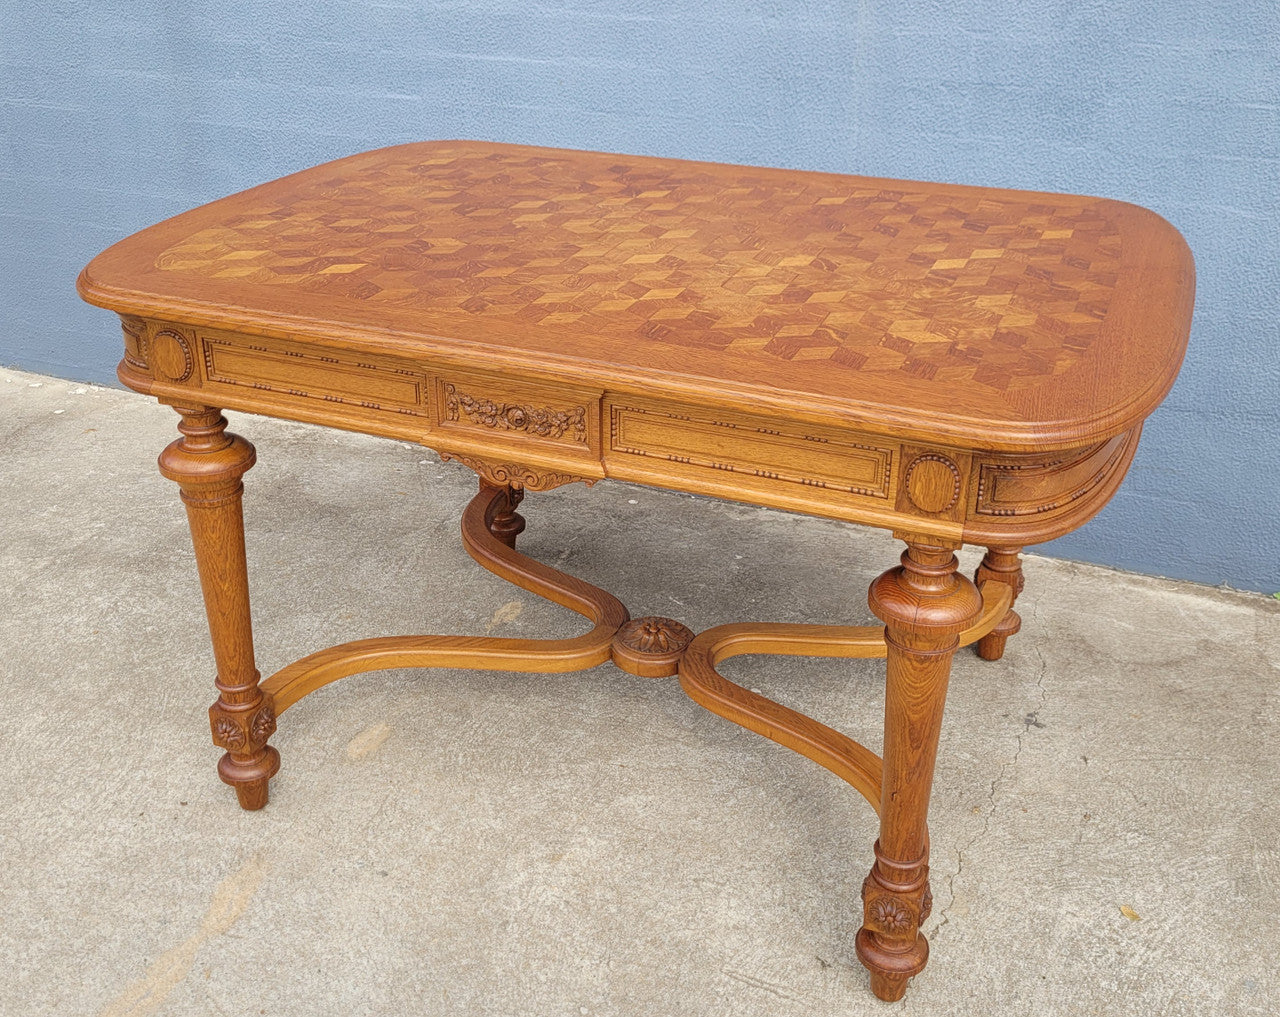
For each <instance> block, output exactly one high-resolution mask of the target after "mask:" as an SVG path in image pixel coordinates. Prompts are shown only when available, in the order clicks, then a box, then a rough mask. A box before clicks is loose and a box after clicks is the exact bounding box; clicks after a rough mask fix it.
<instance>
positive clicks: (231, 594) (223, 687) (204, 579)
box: [160, 406, 280, 809]
mask: <svg viewBox="0 0 1280 1017" xmlns="http://www.w3.org/2000/svg"><path fill="white" fill-rule="evenodd" d="M174 409H175V410H177V411H178V413H179V414H181V416H182V421H181V422H180V423H179V424H178V430H179V431H181V432H182V437H181V438H179V439H178V440H177V441H175V442H173V443H172V444H170V445H169V446H168V447H167V448H166V449H165V450H164V452H162V453H161V454H160V472H161V473H162V474H163V475H164V476H165V477H167V478H168V479H169V480H173V481H176V482H177V483H178V485H179V487H180V488H181V489H182V501H183V503H184V504H185V505H186V508H187V520H188V522H189V523H190V525H191V542H192V544H193V545H194V546H195V554H196V566H197V568H198V569H199V571H200V587H201V589H202V590H203V592H204V605H205V613H206V614H207V615H208V618H209V635H210V638H211V640H212V642H213V656H214V660H215V661H216V662H217V668H218V677H217V679H216V682H215V684H216V686H217V689H218V699H217V701H216V702H215V703H214V704H213V705H212V706H211V707H210V708H209V723H210V725H211V727H212V729H213V741H214V744H215V745H218V746H221V747H222V748H224V749H226V750H227V751H226V754H225V755H224V756H223V757H222V759H221V760H219V762H218V775H219V776H220V777H221V778H222V779H223V780H224V781H226V783H228V784H230V785H231V786H232V787H234V788H235V789H236V796H237V798H239V800H240V805H241V807H242V808H245V809H260V808H262V807H263V806H264V805H266V804H267V784H268V781H270V779H271V777H272V776H274V774H275V772H276V771H277V770H278V769H279V768H280V754H279V753H278V752H277V751H276V750H275V749H274V748H273V747H272V746H270V745H268V744H267V739H268V738H270V737H271V735H272V733H273V732H274V731H275V729H276V712H275V706H274V704H273V703H272V701H271V697H270V696H269V695H266V694H264V693H263V692H262V690H261V689H260V688H259V687H258V678H259V675H258V669H257V667H256V666H255V665H254V659H253V631H252V628H251V625H250V620H249V574H248V568H247V563H246V561H245V550H244V516H243V513H242V511H241V504H240V500H241V495H242V493H243V492H244V485H243V483H241V477H243V476H244V474H245V472H246V471H248V469H249V468H250V467H251V466H253V464H254V460H255V455H254V450H253V446H252V445H251V444H249V442H247V441H245V440H244V439H243V438H241V437H239V436H238V435H234V434H228V433H227V430H226V428H227V422H226V420H225V419H224V418H223V416H222V414H221V412H220V411H219V410H217V409H214V408H212V407H208V406H175V407H174Z"/></svg>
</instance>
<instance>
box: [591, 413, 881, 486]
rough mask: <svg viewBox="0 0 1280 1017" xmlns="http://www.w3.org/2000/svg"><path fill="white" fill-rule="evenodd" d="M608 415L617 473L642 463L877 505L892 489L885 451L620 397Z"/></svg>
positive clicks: (828, 435)
mask: <svg viewBox="0 0 1280 1017" xmlns="http://www.w3.org/2000/svg"><path fill="white" fill-rule="evenodd" d="M607 409H608V413H609V454H610V461H611V462H616V463H617V464H618V465H619V466H620V467H622V469H623V470H625V468H626V465H625V464H626V460H628V459H630V458H631V457H641V458H643V459H649V460H656V461H661V463H662V465H661V469H663V470H664V471H666V472H669V473H671V474H672V475H673V476H689V475H693V476H699V475H700V476H702V477H704V478H705V479H707V480H708V481H711V480H715V481H717V482H719V483H734V482H739V483H742V484H743V485H745V486H746V487H747V488H756V487H758V486H760V485H765V486H767V487H769V488H771V489H774V490H777V489H778V488H779V487H783V486H788V485H794V487H795V488H804V489H809V490H813V489H818V490H824V491H827V492H830V493H831V494H832V495H833V496H837V497H843V496H854V497H856V498H859V499H873V500H875V501H879V502H886V501H887V500H888V498H889V494H890V491H891V489H892V483H893V468H894V460H895V456H894V451H895V450H894V448H893V446H891V445H889V444H887V443H877V442H875V441H874V440H871V439H868V440H865V441H863V440H859V438H860V436H857V435H850V434H847V433H844V432H841V431H837V430H835V429H829V428H819V427H806V426H802V425H788V424H785V423H779V422H778V421H776V420H766V419H765V418H755V417H751V416H748V415H746V414H738V413H730V412H727V411H726V412H724V413H712V412H698V411H694V410H691V409H688V408H685V407H679V406H673V405H668V404H662V403H657V402H648V401H641V400H635V399H628V398H627V397H625V396H619V397H617V398H616V399H611V400H609V401H608V402H607ZM658 465H659V463H658V462H654V463H653V466H654V467H657V466H658ZM726 473H728V474H732V475H733V477H731V478H730V477H725V476H724V475H725V474H726ZM798 493H799V492H798Z"/></svg>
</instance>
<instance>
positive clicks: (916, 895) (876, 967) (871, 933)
mask: <svg viewBox="0 0 1280 1017" xmlns="http://www.w3.org/2000/svg"><path fill="white" fill-rule="evenodd" d="M957 567H958V563H957V561H956V557H955V555H954V554H953V553H952V551H951V549H950V548H944V547H936V546H932V545H929V544H923V543H916V542H913V541H909V542H908V545H907V550H906V552H905V553H904V554H903V555H902V565H901V566H899V567H898V568H895V569H890V570H889V571H888V572H886V573H885V574H884V575H882V576H880V577H879V578H878V579H876V580H875V582H873V583H872V584H871V591H870V595H869V597H868V601H869V603H870V605H871V610H872V611H873V612H874V613H875V615H876V616H877V617H878V618H880V619H881V620H882V621H883V622H884V623H885V642H886V644H887V650H888V661H887V663H888V667H887V680H886V684H885V715H884V771H883V777H882V780H881V792H880V838H879V840H877V841H876V845H875V857H876V860H875V864H874V865H873V866H872V868H871V874H870V875H869V876H867V879H866V881H865V882H864V883H863V885H862V899H863V926H862V929H861V930H860V931H859V933H858V940H857V951H858V959H859V960H861V961H862V963H863V964H864V965H866V967H867V968H868V969H870V971H871V990H872V991H873V992H874V993H875V994H876V995H877V996H879V997H880V998H881V999H884V1000H895V999H900V998H901V997H902V994H903V993H904V992H905V991H906V988H907V979H908V978H910V977H911V976H912V975H915V974H918V973H919V972H920V971H921V970H923V969H924V966H925V962H926V961H927V960H928V957H929V943H928V941H927V940H926V939H925V937H924V936H923V935H921V934H920V924H921V923H922V922H923V921H924V920H925V919H926V918H927V917H928V916H929V910H930V908H931V907H932V904H933V900H932V895H931V893H930V890H929V836H928V829H927V826H926V818H927V814H928V809H929V791H930V788H931V786H932V784H933V764H934V759H935V757H936V755H937V752H938V733H939V731H940V730H941V727H942V708H943V703H944V702H945V700H946V695H947V679H948V677H949V675H950V673H951V658H952V656H953V655H954V654H955V651H956V648H957V646H958V645H959V634H960V632H961V631H962V630H963V629H964V628H965V627H966V626H968V625H969V624H971V623H972V622H973V621H974V619H976V618H977V616H978V614H979V613H980V612H981V609H982V598H981V596H980V595H979V593H978V590H977V587H975V586H974V585H973V583H971V582H969V580H968V579H967V578H966V577H965V576H963V575H961V574H960V573H958V572H957V571H956V569H957Z"/></svg>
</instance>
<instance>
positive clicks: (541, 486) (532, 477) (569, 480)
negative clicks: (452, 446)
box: [440, 452, 599, 491]
mask: <svg viewBox="0 0 1280 1017" xmlns="http://www.w3.org/2000/svg"><path fill="white" fill-rule="evenodd" d="M440 458H441V459H454V460H457V461H458V462H460V463H462V465H463V466H466V467H468V468H469V469H472V470H474V471H475V472H476V473H478V474H479V475H480V476H481V477H482V478H484V479H485V480H486V481H488V482H489V483H490V484H492V485H494V486H495V487H506V486H507V485H508V484H509V485H510V486H512V487H520V488H524V489H525V490H528V491H550V490H551V489H552V488H553V487H563V486H564V485H565V484H573V483H577V482H581V483H584V484H586V485H587V486H588V487H590V486H591V485H592V484H594V483H595V482H596V481H597V480H598V479H599V478H598V477H582V476H578V475H577V474H574V473H559V472H555V471H552V470H544V469H541V468H540V467H536V466H525V465H524V464H522V463H499V462H491V461H489V460H486V459H481V458H479V457H477V456H470V455H463V454H462V453H459V452H441V453H440Z"/></svg>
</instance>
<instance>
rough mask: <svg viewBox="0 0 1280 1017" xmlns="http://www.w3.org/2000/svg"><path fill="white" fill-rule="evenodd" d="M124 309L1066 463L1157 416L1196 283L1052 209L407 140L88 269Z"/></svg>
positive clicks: (1147, 219)
mask: <svg viewBox="0 0 1280 1017" xmlns="http://www.w3.org/2000/svg"><path fill="white" fill-rule="evenodd" d="M80 291H81V293H82V294H83V295H84V296H85V298H86V299H88V300H90V301H91V302H93V303H98V304H101V305H103V306H107V307H111V308H112V309H114V310H117V311H121V312H125V313H129V314H134V315H139V316H143V317H153V318H163V319H165V320H170V321H174V322H182V323H190V324H201V325H206V326H221V327H225V328H228V329H230V330H233V331H239V330H245V331H249V332H252V333H254V334H258V335H262V336H275V337H279V338H289V339H299V340H304V341H317V342H320V343H322V344H333V345H336V346H338V347H340V348H347V349H351V350H359V351H362V352H365V353H383V354H390V355H396V356H402V355H410V356H418V357H428V358H430V357H440V356H446V357H447V356H450V355H453V356H458V355H460V354H462V355H466V354H472V355H476V354H479V353H483V354H484V356H485V357H487V358H489V360H490V362H491V363H492V364H493V365H494V366H495V367H497V368H499V369H501V370H503V371H510V370H519V371H522V372H526V373H532V374H539V375H545V376H548V377H551V378H555V379H558V380H560V381H568V380H575V379H576V380H580V381H581V380H589V383H590V384H593V385H599V386H601V387H609V388H614V389H617V390H619V391H624V392H626V391H630V392H636V393H649V394H655V393H665V394H669V395H673V396H677V397H681V396H685V395H687V394H689V393H690V391H696V392H697V393H698V394H699V397H700V398H701V399H702V400H703V401H704V402H716V403H719V404H721V405H730V406H736V407H737V408H740V409H760V408H778V407H785V408H786V409H787V411H788V412H789V413H790V414H791V415H792V416H794V417H798V418H799V419H828V420H835V421H841V422H846V423H852V424H857V425H860V426H864V427H867V428H869V429H871V430H883V429H884V428H885V427H889V428H891V429H892V430H893V431H894V432H895V433H900V434H901V433H912V432H913V433H915V434H917V435H927V436H928V437H930V438H931V439H934V440H950V441H957V442H961V443H964V444H966V445H972V446H975V447H978V448H989V449H1007V450H1013V451H1021V450H1026V449H1027V448H1029V447H1036V448H1039V447H1045V446H1046V445H1050V444H1057V445H1067V444H1082V443H1084V442H1085V441H1089V440H1093V441H1096V440H1101V439H1103V438H1107V437H1110V436H1112V435H1114V434H1116V433H1119V432H1121V431H1124V430H1126V429H1128V428H1130V427H1132V426H1133V425H1134V424H1135V423H1136V422H1138V421H1140V420H1141V419H1142V418H1143V417H1145V416H1146V415H1147V414H1148V413H1149V412H1150V411H1151V410H1152V409H1153V408H1154V407H1155V405H1156V404H1157V403H1158V402H1159V400H1160V399H1161V398H1162V397H1163V395H1164V394H1165V392H1166V391H1167V390H1168V388H1169V386H1170V385H1171V384H1172V382H1173V379H1174V377H1175V375H1176V373H1177V369H1178V366H1179V364H1180V362H1181V358H1182V353H1183V349H1184V347H1185V344H1186V339H1187V333H1188V328H1189V323H1190V316H1191V303H1192V298H1193V292H1194V274H1193V266H1192V261H1191V257H1190V254H1189V252H1188V250H1187V248H1186V245H1185V243H1184V242H1183V241H1182V238H1181V237H1180V236H1179V235H1178V233H1177V231H1175V230H1174V229H1173V228H1172V227H1171V226H1169V225H1168V223H1166V222H1165V221H1164V220H1162V219H1160V218H1159V217H1158V216H1156V215H1155V214H1153V213H1151V212H1148V211H1146V210H1144V209H1141V208H1138V207H1136V206H1132V205H1128V204H1124V203H1122V202H1116V201H1108V200H1103V199H1097V198H1084V197H1074V196H1069V195H1054V194H1041V193H1033V192H1021V191H1007V190H995V189H988V188H976V187H962V186H958V185H941V184H924V183H915V182H907V181H892V180H880V179H873V178H866V177H855V176H840V175H834V174H820V173H804V172H796V171H788V170H773V169H758V168H754V167H742V166H722V165H716V164H709V163H694V162H685V161H680V160H673V159H654V158H642V157H638V156H621V155H609V154H604V153H593V152H569V151H562V150H549V149H537V148H527V147H521V146H511V145H497V144H489V143H481V142H462V141H458V142H424V143H419V144H412V145H402V146H397V147H394V148H388V149H382V150H379V151H374V152H367V153H363V154H361V155H356V156H351V157H349V158H346V159H340V160H338V161H336V162H332V163H328V164H326V165H323V166H319V167H316V168H314V169H310V170H305V171H303V172H301V173H297V174H294V175H293V176H289V177H285V178H283V179H281V180H277V181H274V182H272V183H269V184H264V185H262V186H260V187H255V188H253V189H251V190H249V191H245V192H243V193H241V194H238V195H234V196H232V197H229V198H224V199H222V200H220V201H216V202H213V203H212V204H209V205H206V206H203V207H202V208H199V209H195V210H193V211H191V212H187V213H184V214H183V215H180V216H177V217H175V218H173V219H169V220H167V221H165V222H163V223H160V224H159V225H157V226H154V227H151V228H150V229H148V230H144V231H143V232H142V233H139V234H136V235H135V236H133V237H130V238H129V239H127V240H125V241H122V242H121V243H120V244H117V245H116V246H115V247H113V248H111V249H109V250H108V251H106V252H104V253H103V254H102V255H100V256H99V257H98V258H96V259H94V261H93V262H92V263H91V264H90V265H89V266H88V267H87V268H86V269H85V271H84V273H83V275H82V277H81V279H80Z"/></svg>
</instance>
